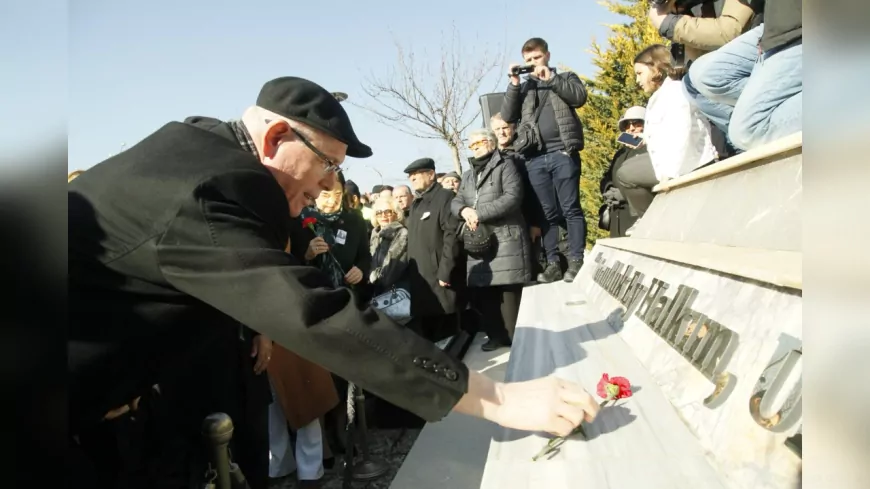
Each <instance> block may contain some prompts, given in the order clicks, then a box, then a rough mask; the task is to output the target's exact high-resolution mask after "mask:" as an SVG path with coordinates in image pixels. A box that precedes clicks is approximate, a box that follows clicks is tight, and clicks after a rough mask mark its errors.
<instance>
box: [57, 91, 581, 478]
mask: <svg viewBox="0 0 870 489" xmlns="http://www.w3.org/2000/svg"><path fill="white" fill-rule="evenodd" d="M371 154H372V151H371V149H370V148H369V147H368V146H366V145H365V144H363V143H362V142H360V141H359V139H358V138H357V136H356V134H355V133H354V131H353V128H352V127H351V124H350V120H349V118H348V116H347V113H346V112H345V111H344V108H343V107H342V106H341V103H339V102H338V101H337V100H336V99H335V97H334V96H333V95H332V94H331V93H330V92H328V91H326V90H325V89H324V88H322V87H320V86H319V85H317V84H315V83H312V82H310V81H308V80H304V79H301V78H295V77H283V78H278V79H275V80H272V81H270V82H268V83H266V84H265V85H264V87H263V89H262V90H261V92H260V95H259V97H258V99H257V103H256V105H254V106H251V107H249V108H248V109H247V110H246V111H245V113H244V115H243V116H242V119H241V120H237V121H229V122H222V121H219V120H216V119H209V118H203V117H196V118H190V119H188V120H186V121H185V122H184V123H179V122H170V123H168V124H167V125H165V126H163V127H161V128H160V129H158V130H157V131H156V132H155V133H153V134H151V135H150V136H147V137H146V138H145V139H143V140H142V141H141V142H139V143H138V144H136V145H134V146H133V147H131V148H130V149H128V150H127V151H124V152H123V153H120V154H118V155H116V156H113V157H111V158H109V159H108V160H106V161H104V162H102V163H99V164H97V165H96V166H94V167H92V168H91V169H89V170H88V171H87V172H85V173H84V174H82V175H81V176H80V177H78V178H76V179H75V180H74V181H73V182H71V183H70V185H69V241H68V243H69V253H68V257H69V258H68V259H69V263H68V266H69V289H68V290H69V304H70V305H69V312H68V318H69V319H68V331H69V343H68V359H69V360H68V362H69V363H68V365H69V376H68V379H69V403H70V408H69V433H70V435H71V440H70V445H71V448H72V449H74V450H76V451H77V452H78V453H79V455H80V456H83V457H82V458H88V457H89V456H91V455H92V454H93V452H90V451H89V447H88V446H86V444H83V443H82V440H83V439H85V438H87V437H86V436H83V435H85V434H86V433H89V432H92V431H94V430H99V426H101V423H103V420H104V418H105V416H106V414H107V413H110V412H114V411H116V410H117V409H118V408H119V407H120V406H125V405H129V404H131V403H132V404H135V403H134V402H133V400H134V399H136V398H138V397H142V396H144V395H146V394H147V393H148V392H150V390H151V389H152V386H153V385H155V384H159V383H161V382H162V381H163V380H165V379H171V378H173V376H175V375H177V374H178V372H180V371H183V370H184V369H185V368H187V365H188V364H189V363H190V362H191V358H192V357H193V356H194V355H195V354H196V353H200V354H202V353H203V352H201V351H200V352H198V349H201V347H202V346H203V345H207V344H209V342H210V341H211V340H212V338H213V337H215V335H223V334H224V332H225V331H227V328H238V327H239V324H243V325H245V326H246V327H248V328H250V329H251V330H253V331H255V332H257V333H260V334H261V335H265V336H267V337H269V338H271V339H272V340H274V341H275V342H276V343H278V344H280V345H281V346H284V347H285V348H287V349H289V350H291V351H293V352H295V353H297V354H298V355H300V356H302V357H303V358H306V359H308V360H310V361H312V362H315V363H317V364H319V365H321V366H323V367H324V368H326V369H328V370H330V371H332V372H334V373H335V374H337V375H339V376H341V377H344V378H346V379H348V380H349V381H352V382H355V383H357V384H358V385H360V386H361V387H362V388H364V389H366V390H368V391H371V392H373V393H375V394H377V395H378V396H380V397H382V398H384V399H386V400H388V401H390V402H392V403H394V404H396V405H398V406H401V407H404V408H407V409H409V410H411V411H413V412H414V413H415V414H417V415H419V416H421V417H422V418H424V419H426V420H428V421H436V420H439V419H441V418H442V417H444V416H445V415H446V414H447V413H448V412H450V411H451V410H455V411H458V412H462V413H467V414H470V415H473V416H478V417H482V418H485V419H489V420H491V421H494V422H496V423H498V424H500V425H502V426H505V427H510V428H514V429H523V430H534V431H537V430H540V431H548V432H552V433H557V434H560V435H566V434H568V433H570V432H571V431H572V430H573V428H574V427H575V426H577V425H578V424H579V423H580V422H581V421H583V419H584V418H585V419H591V418H593V417H594V416H595V413H596V412H597V405H596V403H595V401H594V400H593V399H592V397H591V396H590V395H589V394H588V393H587V392H586V391H585V390H583V389H582V388H581V387H580V386H578V385H576V384H573V383H570V382H567V381H564V380H559V379H556V378H555V377H552V376H551V377H548V378H544V379H538V380H534V381H529V382H519V383H496V382H493V381H492V380H490V379H489V378H488V377H486V376H484V375H481V374H479V373H477V372H473V371H471V372H470V371H469V370H468V368H467V367H466V366H465V365H463V364H462V363H461V362H459V361H458V360H456V359H454V358H451V357H450V356H448V355H447V354H446V353H444V352H442V351H441V350H439V349H438V348H437V347H435V346H434V345H433V344H432V343H431V342H429V341H426V340H425V339H423V338H420V337H418V336H417V335H415V334H413V333H412V332H409V331H407V330H406V329H405V328H404V327H402V326H400V325H398V324H396V323H395V322H393V321H392V320H390V319H389V318H387V317H386V316H384V315H382V314H380V313H378V312H377V311H375V310H374V309H371V308H366V309H360V308H358V307H357V305H356V303H355V301H354V297H353V293H352V292H351V291H350V290H348V289H346V288H338V289H336V288H334V287H333V286H332V284H331V283H330V281H329V279H328V278H327V277H326V275H324V274H323V273H322V272H320V271H319V270H318V269H316V268H313V267H308V266H304V265H302V264H301V263H300V262H299V261H298V260H297V259H296V258H294V257H293V256H292V255H290V254H289V253H286V252H285V250H287V249H288V244H289V243H288V236H289V234H288V233H289V226H291V225H292V224H291V219H292V218H294V217H296V216H298V215H299V214H300V212H301V210H302V208H303V207H305V206H307V205H309V204H310V203H311V202H312V200H313V199H314V198H315V197H316V196H317V195H318V194H319V193H320V191H321V190H325V189H330V188H332V187H333V186H334V184H335V181H336V173H337V172H339V171H341V166H340V165H341V164H342V162H343V161H344V159H345V155H347V156H352V157H358V158H365V157H368V156H370V155H371ZM445 192H448V193H449V191H446V190H445ZM439 278H447V275H441V274H439ZM448 280H449V279H448ZM236 331H238V329H236ZM170 408H171V407H170ZM82 452H84V453H82ZM96 465H97V467H96V468H95V469H96V471H97V472H100V473H104V474H105V473H111V472H112V471H115V470H116V467H114V466H112V465H111V464H109V465H106V464H103V465H100V464H99V463H97V464H96ZM107 479H108V478H107ZM80 486H83V487H103V486H104V484H98V483H96V482H94V483H92V484H87V481H85V482H84V483H82V482H81V481H80ZM151 487H155V486H154V485H152V486H151Z"/></svg>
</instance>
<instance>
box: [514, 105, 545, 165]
mask: <svg viewBox="0 0 870 489" xmlns="http://www.w3.org/2000/svg"><path fill="white" fill-rule="evenodd" d="M549 96H550V91H549V90H547V91H545V92H544V96H543V97H541V103H540V104H538V108H537V109H535V118H534V119H533V120H531V121H524V122H522V123H520V125H519V126H518V127H517V131H516V132H517V138H516V139H515V140H514V143H513V148H514V151H516V152H517V153H521V154H528V153H533V152H535V151H540V150H541V147H542V142H541V130H540V129H539V128H538V119H540V118H541V112H543V110H544V105H545V104H546V103H547V97H549Z"/></svg>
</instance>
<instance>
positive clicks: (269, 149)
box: [263, 119, 290, 158]
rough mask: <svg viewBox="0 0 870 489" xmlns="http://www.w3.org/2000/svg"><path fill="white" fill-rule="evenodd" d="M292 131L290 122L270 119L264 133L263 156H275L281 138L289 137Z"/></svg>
mask: <svg viewBox="0 0 870 489" xmlns="http://www.w3.org/2000/svg"><path fill="white" fill-rule="evenodd" d="M289 132H290V124H287V121H283V120H280V119H278V120H274V121H269V122H268V125H267V126H266V130H265V131H264V133H263V157H264V158H274V157H275V153H277V152H278V145H279V144H280V143H281V139H283V138H285V137H287V133H289Z"/></svg>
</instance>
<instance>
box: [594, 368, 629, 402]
mask: <svg viewBox="0 0 870 489" xmlns="http://www.w3.org/2000/svg"><path fill="white" fill-rule="evenodd" d="M597 391H598V397H603V398H604V399H605V400H610V399H625V398H626V397H631V382H629V381H628V379H626V378H625V377H610V376H609V375H607V374H604V375H602V376H601V380H599V381H598V388H597Z"/></svg>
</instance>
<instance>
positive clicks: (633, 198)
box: [598, 106, 658, 238]
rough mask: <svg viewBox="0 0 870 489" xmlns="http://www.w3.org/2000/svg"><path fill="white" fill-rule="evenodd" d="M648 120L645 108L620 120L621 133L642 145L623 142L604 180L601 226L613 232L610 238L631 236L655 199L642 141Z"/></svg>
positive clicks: (633, 110)
mask: <svg viewBox="0 0 870 489" xmlns="http://www.w3.org/2000/svg"><path fill="white" fill-rule="evenodd" d="M645 118H646V109H645V108H643V107H639V106H634V107H630V108H629V109H628V110H626V111H625V115H623V116H622V118H621V119H619V122H618V125H619V130H620V131H621V132H622V133H623V134H625V135H630V136H634V137H637V138H641V139H640V141H639V142H632V141H623V140H622V139H620V140H619V141H618V142H619V143H620V148H619V149H618V150H617V151H616V153H615V154H614V155H613V159H612V160H611V161H610V166H609V167H608V168H607V172H606V173H605V174H604V176H603V177H602V178H601V183H600V190H601V201H602V206H601V208H600V209H599V210H598V215H599V217H600V219H599V223H598V226H599V227H600V228H601V229H604V230H607V231H610V237H611V238H621V237H623V236H628V235H629V234H630V231H629V230H630V229H631V227H632V225H633V224H634V223H635V221H637V220H638V219H640V217H641V216H643V214H644V212H646V209H647V207H649V205H650V204H651V203H652V201H653V197H655V195H654V194H653V193H652V191H651V190H650V189H652V187H654V186H655V185H656V184H657V183H658V180H656V176H655V171H654V170H653V167H652V163H651V162H650V158H649V153H648V152H647V147H646V144H644V141H643V139H642V136H643V129H644V125H645V124H644V119H645Z"/></svg>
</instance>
